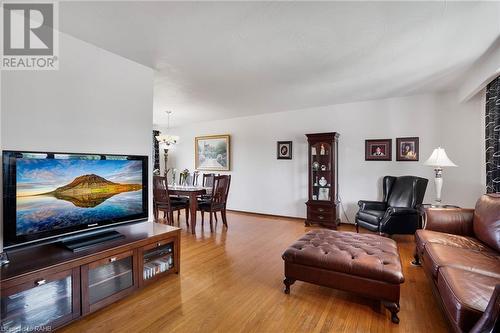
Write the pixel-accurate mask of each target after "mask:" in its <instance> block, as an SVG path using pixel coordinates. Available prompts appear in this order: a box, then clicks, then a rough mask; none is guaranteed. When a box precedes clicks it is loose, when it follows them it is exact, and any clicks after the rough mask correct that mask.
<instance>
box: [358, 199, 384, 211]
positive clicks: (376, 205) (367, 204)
mask: <svg viewBox="0 0 500 333" xmlns="http://www.w3.org/2000/svg"><path fill="white" fill-rule="evenodd" d="M358 206H359V209H360V210H366V209H370V210H385V209H386V208H387V204H386V203H385V202H383V201H366V200H359V201H358Z"/></svg>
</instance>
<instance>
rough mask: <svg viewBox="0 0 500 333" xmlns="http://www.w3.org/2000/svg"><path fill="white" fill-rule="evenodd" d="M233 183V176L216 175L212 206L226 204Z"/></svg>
mask: <svg viewBox="0 0 500 333" xmlns="http://www.w3.org/2000/svg"><path fill="white" fill-rule="evenodd" d="M230 185H231V176H229V175H223V176H214V183H213V185H212V200H211V201H212V206H225V205H226V202H227V197H228V194H229V186H230Z"/></svg>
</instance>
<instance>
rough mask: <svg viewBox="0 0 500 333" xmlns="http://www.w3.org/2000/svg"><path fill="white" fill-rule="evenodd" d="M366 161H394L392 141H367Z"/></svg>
mask: <svg viewBox="0 0 500 333" xmlns="http://www.w3.org/2000/svg"><path fill="white" fill-rule="evenodd" d="M365 161H392V139H373V140H365Z"/></svg>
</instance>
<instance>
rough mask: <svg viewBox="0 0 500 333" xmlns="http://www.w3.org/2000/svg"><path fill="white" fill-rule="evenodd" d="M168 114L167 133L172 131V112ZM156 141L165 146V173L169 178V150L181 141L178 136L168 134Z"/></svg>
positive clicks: (162, 135) (167, 112)
mask: <svg viewBox="0 0 500 333" xmlns="http://www.w3.org/2000/svg"><path fill="white" fill-rule="evenodd" d="M165 113H166V114H167V117H168V118H167V132H169V131H170V115H171V114H172V111H165ZM156 140H158V143H160V144H162V145H164V146H165V148H163V158H164V163H165V170H164V172H163V174H164V176H165V177H167V174H168V167H167V161H168V150H169V149H170V147H172V146H173V145H175V144H176V143H177V141H179V137H178V136H176V135H167V134H160V135H157V136H156Z"/></svg>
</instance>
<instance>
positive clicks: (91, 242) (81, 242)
mask: <svg viewBox="0 0 500 333" xmlns="http://www.w3.org/2000/svg"><path fill="white" fill-rule="evenodd" d="M121 238H125V236H124V235H122V234H120V233H119V232H118V231H116V230H103V231H99V232H96V233H92V234H86V235H81V236H77V237H71V238H66V239H63V241H62V242H61V244H62V245H63V246H64V247H65V248H67V249H69V250H71V251H73V252H80V251H84V250H88V249H90V248H93V247H95V246H96V245H99V244H101V243H104V242H109V241H112V240H115V239H121Z"/></svg>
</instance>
